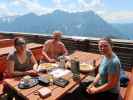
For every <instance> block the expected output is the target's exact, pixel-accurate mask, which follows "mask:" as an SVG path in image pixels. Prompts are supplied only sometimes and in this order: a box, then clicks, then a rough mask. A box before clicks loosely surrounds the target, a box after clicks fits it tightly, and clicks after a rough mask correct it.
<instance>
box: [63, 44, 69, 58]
mask: <svg viewBox="0 0 133 100" xmlns="http://www.w3.org/2000/svg"><path fill="white" fill-rule="evenodd" d="M62 53H63V55H65V56H67V55H68V50H67V49H66V47H65V45H64V44H63V43H62Z"/></svg>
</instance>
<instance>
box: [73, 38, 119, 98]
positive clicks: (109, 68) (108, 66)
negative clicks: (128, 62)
mask: <svg viewBox="0 0 133 100" xmlns="http://www.w3.org/2000/svg"><path fill="white" fill-rule="evenodd" d="M98 46H99V51H100V53H101V54H102V55H103V59H102V60H101V64H100V66H99V72H98V74H97V76H96V78H95V80H94V81H93V82H92V83H91V82H88V83H87V82H86V83H82V84H80V86H79V87H78V88H77V90H75V91H74V93H73V94H74V95H73V98H72V99H75V100H118V99H119V91H120V80H119V79H120V66H121V64H120V60H119V58H118V57H117V55H116V54H115V53H114V52H113V51H112V47H111V40H110V39H108V38H103V39H100V41H99V43H98ZM90 83H91V85H90Z"/></svg>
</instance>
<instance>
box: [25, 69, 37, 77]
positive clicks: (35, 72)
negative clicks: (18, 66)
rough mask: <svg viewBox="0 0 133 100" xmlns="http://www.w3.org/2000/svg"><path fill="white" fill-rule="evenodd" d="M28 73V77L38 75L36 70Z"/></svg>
mask: <svg viewBox="0 0 133 100" xmlns="http://www.w3.org/2000/svg"><path fill="white" fill-rule="evenodd" d="M27 72H28V75H31V76H37V75H38V73H37V71H35V70H30V71H27Z"/></svg>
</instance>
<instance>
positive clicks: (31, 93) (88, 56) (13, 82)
mask: <svg viewBox="0 0 133 100" xmlns="http://www.w3.org/2000/svg"><path fill="white" fill-rule="evenodd" d="M70 56H71V57H74V56H76V57H79V60H80V61H88V60H94V59H95V60H96V63H97V64H98V63H99V59H100V55H99V54H94V53H86V52H80V51H76V52H74V53H73V54H72V55H70ZM85 77H86V75H84V74H80V81H81V80H83V79H84V78H85ZM64 78H65V79H67V80H69V84H68V85H67V86H66V87H65V88H62V87H59V86H56V85H53V86H49V87H48V88H50V89H51V90H52V94H51V96H49V97H47V98H45V100H58V99H59V98H60V97H62V96H63V95H65V94H66V93H67V92H68V91H69V90H71V89H72V88H74V87H75V86H76V85H77V84H78V83H79V81H74V80H73V79H72V75H67V76H65V77H64ZM20 79H21V78H11V79H5V80H4V82H5V83H6V84H7V85H8V86H9V87H11V89H13V90H15V91H17V93H18V94H20V95H21V96H22V97H25V98H27V99H28V100H43V99H42V98H41V97H40V96H39V95H37V94H35V92H36V91H37V90H39V89H41V88H43V87H44V86H40V85H36V86H34V87H32V88H30V89H19V88H18V86H17V85H18V83H19V81H20Z"/></svg>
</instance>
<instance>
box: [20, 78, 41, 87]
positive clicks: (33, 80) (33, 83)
mask: <svg viewBox="0 0 133 100" xmlns="http://www.w3.org/2000/svg"><path fill="white" fill-rule="evenodd" d="M38 83H39V81H38V79H37V78H32V79H30V81H29V83H27V84H25V83H24V82H22V81H20V82H19V84H18V88H20V89H28V88H31V87H33V86H35V85H37V84H38Z"/></svg>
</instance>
